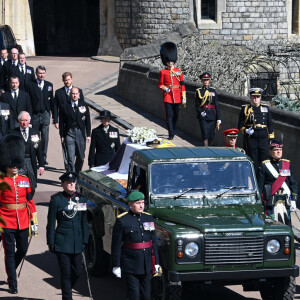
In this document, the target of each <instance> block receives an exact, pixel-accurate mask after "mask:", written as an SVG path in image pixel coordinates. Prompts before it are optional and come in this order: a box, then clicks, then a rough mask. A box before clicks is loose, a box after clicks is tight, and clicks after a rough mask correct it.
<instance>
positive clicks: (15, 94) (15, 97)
mask: <svg viewBox="0 0 300 300" xmlns="http://www.w3.org/2000/svg"><path fill="white" fill-rule="evenodd" d="M14 99H15V100H17V92H14Z"/></svg>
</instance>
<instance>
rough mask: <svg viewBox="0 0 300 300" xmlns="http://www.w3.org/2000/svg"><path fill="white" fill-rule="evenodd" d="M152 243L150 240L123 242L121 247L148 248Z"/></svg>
mask: <svg viewBox="0 0 300 300" xmlns="http://www.w3.org/2000/svg"><path fill="white" fill-rule="evenodd" d="M152 245H153V243H152V241H148V242H144V243H128V242H123V247H124V248H127V249H148V248H151V247H152Z"/></svg>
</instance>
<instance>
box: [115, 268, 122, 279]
mask: <svg viewBox="0 0 300 300" xmlns="http://www.w3.org/2000/svg"><path fill="white" fill-rule="evenodd" d="M113 273H114V274H115V275H116V277H117V278H121V268H120V267H113Z"/></svg>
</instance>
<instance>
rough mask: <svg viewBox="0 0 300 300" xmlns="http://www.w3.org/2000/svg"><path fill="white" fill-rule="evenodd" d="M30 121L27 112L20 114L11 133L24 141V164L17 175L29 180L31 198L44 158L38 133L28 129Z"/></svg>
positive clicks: (41, 170)
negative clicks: (17, 125) (16, 126)
mask: <svg viewBox="0 0 300 300" xmlns="http://www.w3.org/2000/svg"><path fill="white" fill-rule="evenodd" d="M30 119H31V117H30V114H29V113H28V112H27V111H22V112H20V114H19V116H18V120H19V127H18V128H15V129H14V130H13V131H12V133H15V134H16V135H20V136H21V137H23V139H24V143H25V163H24V166H23V167H22V168H20V169H19V174H21V175H25V176H27V177H28V178H29V182H30V186H31V193H32V196H33V195H34V193H35V189H36V187H37V173H39V175H43V174H44V160H43V159H44V158H43V150H42V148H41V141H40V138H39V134H38V132H36V131H35V130H34V129H32V128H30V127H28V125H29V123H30ZM37 161H38V163H39V170H37V164H36V162H37Z"/></svg>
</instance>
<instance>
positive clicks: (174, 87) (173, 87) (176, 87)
mask: <svg viewBox="0 0 300 300" xmlns="http://www.w3.org/2000/svg"><path fill="white" fill-rule="evenodd" d="M167 87H168V88H171V89H180V85H172V84H171V85H167Z"/></svg>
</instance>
